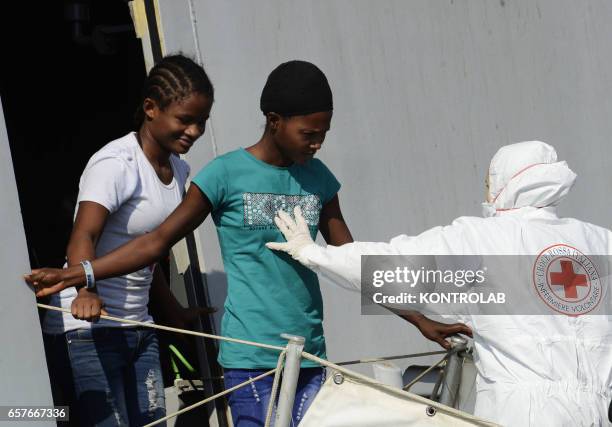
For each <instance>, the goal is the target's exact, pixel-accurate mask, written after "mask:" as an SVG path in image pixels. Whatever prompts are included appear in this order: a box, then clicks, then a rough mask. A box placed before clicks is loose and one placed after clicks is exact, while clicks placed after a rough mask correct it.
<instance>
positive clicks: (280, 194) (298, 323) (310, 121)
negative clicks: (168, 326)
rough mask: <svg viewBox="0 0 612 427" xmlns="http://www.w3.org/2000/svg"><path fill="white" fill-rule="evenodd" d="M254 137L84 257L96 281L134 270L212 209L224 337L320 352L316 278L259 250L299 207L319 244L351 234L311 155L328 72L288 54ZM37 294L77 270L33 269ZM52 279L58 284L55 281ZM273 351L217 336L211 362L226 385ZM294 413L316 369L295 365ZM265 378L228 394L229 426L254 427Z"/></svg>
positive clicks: (309, 393)
mask: <svg viewBox="0 0 612 427" xmlns="http://www.w3.org/2000/svg"><path fill="white" fill-rule="evenodd" d="M260 106H261V110H262V112H263V113H264V115H265V116H266V127H265V131H264V134H263V136H262V137H261V139H260V140H259V141H258V142H257V143H256V144H255V145H252V146H250V147H248V148H246V149H239V150H236V151H232V152H230V153H227V154H225V155H223V156H220V157H218V158H216V159H215V160H214V161H212V162H211V163H210V164H208V165H207V166H206V167H204V169H202V170H201V171H200V172H199V173H198V175H197V176H196V177H195V178H194V179H193V184H195V185H191V186H190V188H189V190H188V192H187V195H186V196H185V199H184V200H183V202H182V203H181V204H180V205H179V206H178V207H177V209H176V210H175V211H174V212H173V213H172V214H171V215H170V216H169V217H168V219H166V221H164V222H163V223H162V224H161V225H160V226H159V227H158V228H157V229H155V230H154V231H152V232H150V233H147V234H145V235H143V236H141V237H139V238H137V239H134V240H132V241H131V242H129V243H128V244H126V245H124V246H122V247H120V248H118V249H116V250H115V251H113V252H111V253H110V254H108V255H106V256H104V257H102V258H99V259H96V260H94V261H92V266H93V270H94V273H95V276H96V279H98V280H101V279H104V278H107V277H113V276H117V275H121V274H126V273H129V272H131V271H135V270H137V269H139V268H142V267H144V266H146V265H150V264H151V263H153V262H155V261H157V260H158V259H159V258H160V257H161V256H162V254H163V253H164V252H165V251H167V250H168V248H170V247H172V246H173V245H174V244H175V243H176V242H177V241H179V240H180V239H182V238H183V237H185V236H186V235H187V234H189V233H190V232H191V231H193V230H194V229H195V228H196V227H197V226H199V225H200V224H201V223H202V222H203V221H204V219H205V218H206V217H207V216H208V214H212V217H213V220H214V222H215V225H216V226H217V232H218V235H219V241H220V245H221V251H222V254H223V261H224V266H225V271H226V273H227V277H228V297H227V300H226V302H225V314H224V317H223V322H222V329H221V332H222V334H223V335H225V336H230V337H233V338H240V339H246V340H251V341H258V342H262V343H267V344H276V345H283V344H284V342H283V340H281V338H280V336H279V335H280V333H283V332H286V333H291V334H294V335H301V336H304V337H305V338H306V344H305V350H306V351H308V352H311V353H313V354H315V355H318V356H320V357H325V340H324V337H323V325H322V320H323V307H322V299H321V293H320V290H319V284H318V281H317V277H316V275H315V274H314V273H312V272H311V271H309V270H308V269H306V268H304V267H302V266H301V265H299V263H297V262H295V261H294V260H292V259H291V258H290V257H289V256H286V254H278V253H274V252H272V251H271V250H269V249H268V248H266V247H265V243H266V242H269V241H283V237H282V235H281V234H280V232H279V231H278V229H277V228H276V225H275V224H274V222H273V220H274V215H275V213H276V211H277V210H278V209H283V210H285V211H293V208H294V207H295V206H299V207H300V208H301V210H302V212H303V214H304V216H305V218H306V219H307V222H308V224H309V226H310V230H311V233H312V236H313V238H314V237H315V236H316V234H317V232H318V231H319V230H320V231H321V234H322V235H323V238H324V239H325V240H326V242H327V243H328V244H331V245H334V246H339V245H342V244H345V243H349V242H351V241H352V240H353V239H352V237H351V233H350V231H349V229H348V227H347V226H346V224H345V222H344V219H343V217H342V213H341V211H340V203H339V201H338V195H337V192H338V190H339V189H340V184H339V183H338V181H337V180H336V178H335V177H334V176H333V174H332V173H331V172H330V171H329V170H328V169H327V167H326V166H325V165H324V164H323V163H322V162H321V161H319V160H318V159H313V156H314V154H315V153H316V152H317V151H318V150H319V149H320V148H321V146H322V144H323V141H324V139H325V135H326V133H327V131H328V130H329V127H330V123H331V118H332V110H333V102H332V93H331V89H330V87H329V84H328V82H327V78H326V77H325V75H324V74H323V72H322V71H321V70H319V69H318V68H317V67H316V66H315V65H313V64H311V63H308V62H304V61H290V62H286V63H283V64H281V65H280V66H278V67H277V68H276V69H275V70H273V71H272V73H271V74H270V76H269V77H268V80H267V82H266V85H265V87H264V89H263V92H262V95H261V103H260ZM27 280H28V281H29V282H30V283H33V284H34V285H35V286H37V288H38V289H39V291H38V293H37V295H38V296H43V295H46V294H49V293H53V292H57V291H58V290H60V289H62V288H65V287H68V286H75V285H79V284H81V283H84V281H85V275H84V272H83V269H82V268H80V267H69V268H67V269H63V270H58V269H40V270H34V271H33V272H32V274H31V275H30V276H29V277H28V278H27ZM58 282H59V283H58ZM277 357H278V355H277V354H275V353H271V352H270V351H268V350H265V349H259V348H255V347H251V346H245V345H238V344H232V343H225V342H223V343H222V345H221V348H220V354H219V362H220V364H221V365H222V366H223V367H224V368H225V382H226V387H228V388H229V387H231V386H232V385H235V384H237V383H239V382H242V381H244V380H246V379H248V378H249V377H254V376H256V375H257V374H258V373H259V372H260V371H261V370H269V369H272V368H274V367H276V360H277ZM302 368H303V369H301V371H300V378H299V380H298V389H297V392H296V399H295V404H294V411H293V417H294V422H295V423H297V422H299V420H300V419H301V418H302V417H303V414H304V412H305V411H306V409H307V408H308V406H309V405H310V403H311V402H312V399H313V398H314V396H315V395H316V392H317V391H318V390H319V388H320V386H321V384H322V382H323V380H324V370H323V368H321V367H320V366H318V367H317V366H316V365H312V364H309V363H308V362H304V363H303V365H302ZM270 388H271V378H269V377H268V379H267V380H260V381H257V382H256V383H253V384H252V386H251V387H243V388H241V389H238V390H236V391H235V392H233V393H232V394H231V395H230V399H229V403H230V406H231V410H232V418H233V421H234V424H235V425H236V426H239V427H247V426H263V424H264V420H265V413H266V409H267V402H268V401H269V398H270Z"/></svg>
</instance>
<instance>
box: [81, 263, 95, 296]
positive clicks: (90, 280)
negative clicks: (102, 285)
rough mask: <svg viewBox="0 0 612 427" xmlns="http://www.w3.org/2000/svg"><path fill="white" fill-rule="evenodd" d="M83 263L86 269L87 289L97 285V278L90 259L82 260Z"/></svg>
mask: <svg viewBox="0 0 612 427" xmlns="http://www.w3.org/2000/svg"><path fill="white" fill-rule="evenodd" d="M81 265H82V266H83V269H84V270H85V287H86V288H87V289H93V288H95V287H96V278H95V276H94V271H93V267H92V266H91V262H89V261H81Z"/></svg>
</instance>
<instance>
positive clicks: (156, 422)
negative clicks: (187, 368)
mask: <svg viewBox="0 0 612 427" xmlns="http://www.w3.org/2000/svg"><path fill="white" fill-rule="evenodd" d="M281 354H282V353H281ZM276 371H277V370H276V368H274V369H272V370H271V371H268V372H265V373H263V374H261V375H259V376H256V377H255V378H251V379H250V380H247V381H245V382H243V383H240V384H238V385H235V386H234V387H231V388H228V389H226V390H223V391H222V392H221V393H217V394H215V395H214V396H210V397H207V398H206V399H204V400H200V401H199V402H196V403H194V404H193V405H190V406H187V407H186V408H183V409H181V410H180V411H176V412H174V413H172V414H170V415H166V416H165V417H164V418H160V419H159V420H156V421H153V422H152V423H149V424H146V425H144V426H142V427H152V426H154V425H157V424H160V423H163V422H164V421H167V420H169V419H170V418H173V417H176V416H178V415H181V414H183V413H185V412H187V411H191V410H192V409H194V408H197V407H198V406H202V405H204V404H206V403H208V402H210V401H212V400H215V399H216V398H218V397H221V396H225V395H226V394H229V393H231V392H232V391H234V390H238V389H239V388H241V387H244V386H245V385H247V384H251V383H254V382H255V381H258V380H260V379H262V378H264V377H267V376H269V375H272V374H274V373H275V372H276Z"/></svg>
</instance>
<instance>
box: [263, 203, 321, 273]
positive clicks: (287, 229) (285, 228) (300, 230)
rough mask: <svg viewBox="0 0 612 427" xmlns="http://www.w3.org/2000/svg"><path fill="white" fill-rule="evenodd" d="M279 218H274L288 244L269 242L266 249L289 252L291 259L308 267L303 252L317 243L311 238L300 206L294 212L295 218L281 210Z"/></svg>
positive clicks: (278, 213) (278, 214)
mask: <svg viewBox="0 0 612 427" xmlns="http://www.w3.org/2000/svg"><path fill="white" fill-rule="evenodd" d="M276 214H277V216H276V217H275V218H274V222H275V223H276V226H277V227H278V229H279V230H280V232H281V233H283V236H285V239H286V240H287V242H285V243H282V242H268V243H266V247H267V248H269V249H274V250H276V251H283V252H287V253H288V254H289V255H291V257H292V258H293V259H295V260H297V261H299V262H300V263H302V264H304V265H308V260H307V259H306V257H303V256H300V253H301V252H302V250H303V249H304V248H306V247H308V246H311V245H315V242H314V241H313V240H312V237H310V230H309V229H308V224H307V223H306V220H305V219H304V217H303V216H302V210H301V209H300V207H299V206H296V207H295V209H294V210H293V217H294V218H295V219H294V218H291V216H290V215H289V214H288V213H287V212H285V211H283V210H279V211H278V212H277V213H276Z"/></svg>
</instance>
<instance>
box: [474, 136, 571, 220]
mask: <svg viewBox="0 0 612 427" xmlns="http://www.w3.org/2000/svg"><path fill="white" fill-rule="evenodd" d="M575 180H576V174H575V173H574V172H573V171H572V170H571V169H570V168H569V166H568V165H567V163H566V162H565V161H561V162H558V161H557V152H556V151H555V149H554V148H553V147H552V146H551V145H549V144H546V143H545V142H541V141H525V142H519V143H516V144H510V145H506V146H504V147H502V148H500V149H499V150H498V151H497V153H495V155H494V156H493V159H492V160H491V165H490V167H489V193H490V195H491V199H492V201H491V202H490V203H483V215H484V216H494V215H496V214H498V213H499V212H503V211H508V210H513V209H520V208H524V207H534V208H543V207H549V206H556V205H557V204H559V202H560V201H561V200H562V199H563V198H564V197H565V196H566V195H567V194H568V193H569V191H570V189H571V188H572V186H573V185H574V182H575Z"/></svg>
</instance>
